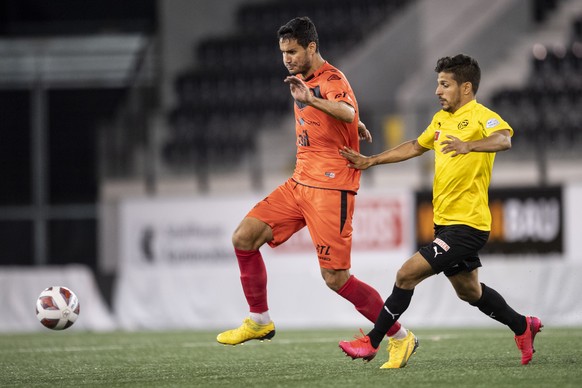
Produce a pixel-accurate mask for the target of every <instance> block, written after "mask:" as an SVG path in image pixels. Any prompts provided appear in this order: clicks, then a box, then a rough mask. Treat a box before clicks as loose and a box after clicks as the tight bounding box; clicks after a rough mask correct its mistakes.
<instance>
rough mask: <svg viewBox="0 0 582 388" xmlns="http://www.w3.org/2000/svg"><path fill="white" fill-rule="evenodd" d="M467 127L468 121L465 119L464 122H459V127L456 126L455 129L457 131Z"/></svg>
mask: <svg viewBox="0 0 582 388" xmlns="http://www.w3.org/2000/svg"><path fill="white" fill-rule="evenodd" d="M467 125H469V120H467V119H465V120H463V121H461V122H460V123H459V125H457V128H458V129H463V128H467Z"/></svg>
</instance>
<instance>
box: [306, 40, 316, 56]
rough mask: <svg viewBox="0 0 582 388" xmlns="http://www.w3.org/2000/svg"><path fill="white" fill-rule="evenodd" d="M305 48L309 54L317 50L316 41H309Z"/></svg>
mask: <svg viewBox="0 0 582 388" xmlns="http://www.w3.org/2000/svg"><path fill="white" fill-rule="evenodd" d="M307 50H308V51H309V54H315V53H316V52H317V43H315V42H309V44H308V45H307Z"/></svg>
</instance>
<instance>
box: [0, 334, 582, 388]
mask: <svg viewBox="0 0 582 388" xmlns="http://www.w3.org/2000/svg"><path fill="white" fill-rule="evenodd" d="M354 334H355V332H352V331H351V330H337V329H334V330H309V331H298V330H278V332H277V335H276V337H275V338H274V339H273V341H271V342H268V341H265V342H259V341H251V342H248V343H246V344H244V345H239V346H235V347H233V346H224V345H220V344H218V343H216V341H215V337H216V333H215V332H195V331H192V332H183V331H181V332H137V333H133V332H127V333H126V332H114V333H85V332H76V331H74V330H71V331H63V332H52V331H48V330H47V331H46V332H42V333H35V334H11V335H8V334H3V335H0V387H43V386H44V387H56V386H59V387H78V386H89V387H90V386H102V387H448V388H450V387H580V386H582V328H547V327H546V328H544V329H543V331H542V332H541V333H540V334H539V335H538V336H537V337H536V349H537V352H536V353H535V355H534V359H533V361H532V362H531V364H530V365H527V366H522V365H521V364H520V354H519V351H518V350H517V348H516V346H515V344H514V341H513V335H512V333H511V332H509V331H508V330H504V329H450V328H449V329H442V330H436V329H431V330H426V329H425V330H416V331H415V334H417V336H418V338H419V340H420V347H419V348H418V350H417V352H416V354H415V355H414V356H412V358H411V359H410V361H409V364H408V366H406V367H405V368H403V369H398V370H381V369H379V367H380V365H382V363H383V362H384V361H386V351H385V350H384V349H385V345H386V342H384V343H383V344H382V350H381V351H380V352H379V353H378V356H377V357H376V358H375V359H374V360H373V361H372V362H370V363H363V362H362V361H361V360H355V361H352V360H351V359H350V358H348V357H346V356H345V355H344V354H343V353H342V352H341V351H340V349H339V348H338V346H337V343H338V341H339V340H342V339H351V338H352V337H353V335H354Z"/></svg>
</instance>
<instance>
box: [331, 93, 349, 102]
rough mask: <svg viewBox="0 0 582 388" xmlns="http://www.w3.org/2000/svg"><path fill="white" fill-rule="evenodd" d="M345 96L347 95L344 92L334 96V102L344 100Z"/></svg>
mask: <svg viewBox="0 0 582 388" xmlns="http://www.w3.org/2000/svg"><path fill="white" fill-rule="evenodd" d="M346 94H347V93H346V92H343V93H338V94H336V95H335V97H334V100H339V99H340V98H345V97H346Z"/></svg>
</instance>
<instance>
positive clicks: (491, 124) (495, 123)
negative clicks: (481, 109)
mask: <svg viewBox="0 0 582 388" xmlns="http://www.w3.org/2000/svg"><path fill="white" fill-rule="evenodd" d="M498 125H499V121H498V120H497V119H489V120H487V124H486V125H485V128H493V127H496V126H498Z"/></svg>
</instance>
